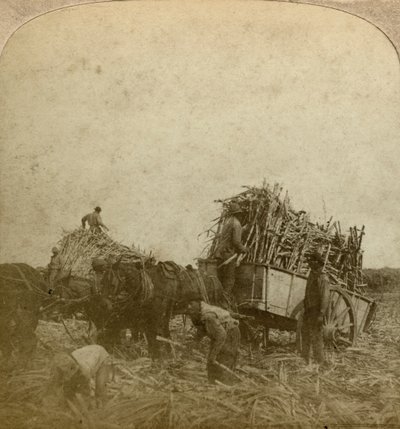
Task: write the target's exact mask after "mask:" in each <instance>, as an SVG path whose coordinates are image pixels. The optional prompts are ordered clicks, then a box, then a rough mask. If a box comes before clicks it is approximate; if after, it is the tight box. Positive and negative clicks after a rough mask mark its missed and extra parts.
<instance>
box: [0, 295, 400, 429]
mask: <svg viewBox="0 0 400 429" xmlns="http://www.w3.org/2000/svg"><path fill="white" fill-rule="evenodd" d="M376 298H377V299H378V301H379V307H378V312H377V317H376V321H375V323H374V325H373V326H372V327H371V328H370V331H369V332H367V333H364V334H363V335H362V337H361V338H360V339H359V341H358V344H357V346H356V347H352V348H349V349H347V350H346V351H344V352H340V353H336V352H329V353H328V357H329V360H330V362H331V366H330V368H329V369H327V370H325V371H319V370H318V368H317V367H313V366H312V367H308V366H306V365H305V363H304V362H303V361H302V359H300V358H299V357H298V356H297V355H296V354H295V353H294V344H293V341H292V340H293V339H294V336H293V335H291V334H289V333H284V334H279V333H277V332H274V333H273V335H272V340H273V344H270V345H269V346H268V347H267V349H266V350H253V351H252V352H251V353H250V351H249V348H247V347H243V348H242V350H241V357H240V364H239V367H238V370H237V376H238V377H239V378H240V380H238V382H237V384H235V385H234V386H225V385H222V384H219V385H216V386H212V385H209V384H208V383H207V378H206V372H205V353H206V350H207V347H208V345H207V340H205V341H203V342H202V343H201V344H200V345H195V344H194V343H193V341H192V340H191V333H192V331H191V328H190V326H187V327H186V329H185V328H184V326H183V324H182V319H181V318H177V319H175V320H174V323H173V326H172V327H173V341H174V342H175V343H176V344H175V345H174V347H173V350H172V353H171V354H170V355H169V356H168V358H165V359H164V361H163V362H162V363H160V364H156V365H155V364H153V363H152V362H151V361H150V359H148V358H147V352H146V347H145V342H144V340H141V341H140V342H139V343H135V344H133V343H126V344H122V345H121V346H120V347H119V348H117V349H115V350H114V354H113V366H114V376H113V379H112V380H111V381H110V383H109V402H108V404H107V405H106V407H105V408H104V409H96V407H95V404H94V400H92V402H91V403H89V402H88V401H85V400H83V399H82V398H78V399H77V401H76V402H74V403H69V404H65V406H63V407H61V406H59V407H54V408H49V407H45V406H43V403H42V399H43V395H44V391H45V386H46V381H47V379H48V372H49V366H50V361H51V358H52V356H53V355H54V353H55V352H56V351H61V350H64V351H65V350H66V351H70V350H73V349H74V348H76V347H78V346H81V345H84V344H85V340H84V336H86V335H87V324H86V322H83V321H78V320H75V321H73V320H68V321H66V326H67V329H68V331H69V334H67V332H66V330H65V328H64V326H63V325H62V324H60V323H56V322H40V325H39V327H38V330H37V333H38V336H39V338H40V342H39V347H38V351H37V355H36V357H35V359H34V360H33V361H32V362H31V368H30V369H26V370H14V371H13V372H12V373H11V374H10V373H7V372H5V371H4V370H3V371H2V373H1V380H0V381H1V388H0V400H1V407H0V421H1V424H0V425H1V427H4V428H28V427H29V428H47V427H48V428H50V427H56V426H57V427H59V428H64V427H65V428H75V427H79V428H82V427H85V428H89V429H93V428H165V427H169V428H182V429H183V428H188V427H193V428H220V427H221V428H222V427H229V428H235V427H241V428H255V427H260V428H266V427H285V428H286V427H293V428H295V427H296V428H300V427H304V428H309V427H310V428H311V427H312V428H324V427H328V428H329V427H335V428H340V427H348V425H357V427H359V428H360V427H367V426H368V427H371V425H372V426H373V427H381V428H383V427H388V428H389V427H390V428H394V427H400V353H399V352H400V345H399V344H400V343H399V340H400V329H399V323H400V294H398V293H391V294H389V293H386V294H384V295H382V296H377V297H376ZM3 369H4V366H3Z"/></svg>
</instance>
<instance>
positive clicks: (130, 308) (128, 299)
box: [0, 203, 329, 402]
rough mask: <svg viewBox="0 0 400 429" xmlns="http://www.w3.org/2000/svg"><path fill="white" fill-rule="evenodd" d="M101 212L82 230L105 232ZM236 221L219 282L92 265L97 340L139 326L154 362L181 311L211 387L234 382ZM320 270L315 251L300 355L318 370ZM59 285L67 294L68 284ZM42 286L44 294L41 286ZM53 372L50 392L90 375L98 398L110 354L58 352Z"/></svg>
mask: <svg viewBox="0 0 400 429" xmlns="http://www.w3.org/2000/svg"><path fill="white" fill-rule="evenodd" d="M100 211H101V209H100V207H96V209H95V210H94V212H93V213H91V214H89V215H87V216H85V217H84V218H82V226H83V228H84V227H85V223H86V222H88V223H89V226H90V229H91V230H92V231H93V232H97V231H100V230H101V228H106V227H105V225H104V224H103V223H102V220H101V218H100ZM241 216H242V213H241V211H240V207H239V206H238V205H236V204H234V203H233V204H232V205H231V207H230V211H229V214H228V216H227V217H226V220H225V223H224V226H223V228H222V232H221V239H220V240H219V245H218V247H217V248H216V250H215V254H214V257H215V259H217V261H218V278H216V277H213V276H210V275H207V274H206V273H203V272H201V271H197V270H194V269H193V268H192V267H191V266H188V267H186V268H185V269H184V268H182V267H179V266H178V265H176V264H174V263H172V262H159V263H157V264H155V263H154V261H152V260H149V261H147V262H146V263H144V262H138V263H136V264H126V263H125V264H124V263H121V262H116V263H113V264H109V263H106V262H105V261H103V260H98V259H97V260H94V261H93V264H92V265H93V269H94V285H91V286H90V293H88V289H86V291H85V293H87V295H86V296H87V299H85V300H83V301H82V305H83V309H84V312H85V313H86V315H87V317H88V318H89V320H91V322H93V323H94V324H95V326H96V328H97V329H98V332H99V336H98V342H99V343H101V344H103V345H104V346H105V347H106V348H107V346H109V345H112V344H113V342H114V341H115V340H116V339H117V338H118V337H119V332H120V330H121V329H124V328H133V329H139V330H140V331H142V332H144V333H145V335H146V339H147V343H148V348H149V355H150V356H151V357H152V358H153V359H157V358H159V357H160V350H159V343H158V341H157V335H162V336H163V337H167V338H168V337H169V321H170V319H171V317H172V316H173V315H174V314H183V313H185V314H188V315H189V316H190V318H191V320H192V323H193V325H194V326H195V327H196V328H197V332H198V338H199V339H200V338H201V337H202V336H205V335H206V336H208V337H209V338H210V340H211V341H210V349H209V353H208V360H207V372H208V380H209V382H211V383H214V382H215V381H217V380H218V381H220V382H223V383H228V384H229V383H231V382H233V380H234V379H233V378H232V375H233V370H234V369H235V366H236V362H237V357H238V349H239V345H240V330H239V320H238V318H239V317H238V315H237V314H236V313H235V312H234V310H235V305H234V304H233V305H232V302H233V299H232V297H233V296H232V292H233V290H234V286H235V271H236V265H237V260H238V259H239V260H240V254H243V253H246V252H247V251H248V249H247V248H246V247H245V246H244V245H243V243H242V226H241ZM52 252H53V256H52V258H51V261H50V264H49V267H48V268H49V269H48V281H49V285H50V286H49V289H48V292H49V293H53V291H54V290H56V289H57V284H58V283H59V280H61V279H60V273H61V269H62V266H63V261H62V258H61V256H60V254H59V251H58V249H57V248H53V250H52ZM323 265H324V261H323V259H322V257H321V256H320V255H319V254H313V255H311V257H310V267H311V274H310V276H309V278H308V281H307V286H306V293H305V300H304V305H305V313H304V323H303V330H302V337H303V356H304V358H305V359H306V360H307V361H309V359H310V351H311V350H312V351H313V356H314V358H315V359H316V360H317V362H318V363H320V364H323V365H324V364H325V361H324V356H323V337H322V324H323V315H324V312H325V309H326V305H327V297H328V293H329V284H328V282H327V278H326V276H325V274H324V272H323V269H322V268H323ZM70 280H71V279H70ZM64 281H65V280H64ZM67 283H68V282H67ZM64 286H65V290H66V292H67V294H68V291H69V288H68V284H64ZM40 287H41V288H42V289H43V285H40ZM71 290H72V289H71ZM1 329H2V327H1V326H0V331H1ZM0 337H1V332H0ZM3 353H4V352H3ZM52 367H53V370H52V378H51V382H50V389H53V390H55V391H58V392H59V393H60V392H61V394H62V395H64V396H66V397H71V396H74V394H75V393H77V392H81V393H85V392H88V383H89V380H90V379H91V378H94V379H95V380H96V397H97V398H98V400H99V401H100V402H103V401H104V398H105V383H106V381H107V376H108V372H109V356H108V353H107V352H106V350H105V349H104V348H103V347H102V346H100V345H89V346H85V347H83V348H81V349H78V350H76V351H75V352H73V353H72V354H61V355H57V356H55V357H54V360H53V366H52Z"/></svg>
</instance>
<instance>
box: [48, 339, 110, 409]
mask: <svg viewBox="0 0 400 429" xmlns="http://www.w3.org/2000/svg"><path fill="white" fill-rule="evenodd" d="M50 368H51V377H50V380H49V384H48V390H47V393H48V396H54V397H55V398H51V397H50V398H49V397H48V396H47V398H46V399H45V400H47V401H49V400H52V399H56V400H58V401H62V400H65V399H68V400H72V399H74V397H75V394H77V393H79V394H81V395H84V396H86V397H89V396H90V382H91V380H94V381H95V397H96V402H97V405H98V406H99V405H104V404H105V401H106V399H107V382H108V381H109V378H110V373H111V359H110V355H109V354H108V353H107V351H106V350H105V349H104V348H103V347H102V346H99V345H97V344H92V345H89V346H84V347H81V348H79V349H76V350H74V351H73V352H72V353H58V354H56V355H55V356H54V358H53V360H52V364H51V367H50Z"/></svg>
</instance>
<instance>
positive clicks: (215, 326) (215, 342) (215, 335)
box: [205, 315, 226, 363]
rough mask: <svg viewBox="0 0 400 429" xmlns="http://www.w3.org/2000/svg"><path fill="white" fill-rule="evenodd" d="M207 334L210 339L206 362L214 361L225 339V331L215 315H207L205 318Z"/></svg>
mask: <svg viewBox="0 0 400 429" xmlns="http://www.w3.org/2000/svg"><path fill="white" fill-rule="evenodd" d="M205 324H206V331H207V335H208V336H209V337H210V339H211V344H210V351H209V353H208V362H209V363H214V362H215V360H216V359H217V356H218V353H219V352H220V351H221V349H222V347H223V345H224V342H225V339H226V332H225V329H224V328H223V326H222V325H221V322H220V321H219V320H218V318H217V316H215V315H209V316H207V319H206V320H205Z"/></svg>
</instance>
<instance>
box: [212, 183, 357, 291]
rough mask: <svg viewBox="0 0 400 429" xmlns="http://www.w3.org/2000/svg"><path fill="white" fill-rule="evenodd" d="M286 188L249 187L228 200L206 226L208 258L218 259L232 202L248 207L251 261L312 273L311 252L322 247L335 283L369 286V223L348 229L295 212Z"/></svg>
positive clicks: (246, 225)
mask: <svg viewBox="0 0 400 429" xmlns="http://www.w3.org/2000/svg"><path fill="white" fill-rule="evenodd" d="M281 193H282V188H281V187H280V186H279V185H278V184H276V185H275V186H274V187H273V188H271V187H269V186H268V185H266V184H264V185H263V186H262V187H259V188H257V187H246V190H245V191H244V192H242V193H241V194H239V195H236V196H234V197H231V198H227V199H225V200H218V202H219V203H222V205H223V211H222V214H221V216H220V217H219V218H218V219H216V220H215V221H214V222H215V223H214V224H213V226H212V227H211V228H210V229H209V230H208V231H206V233H207V236H208V237H209V241H210V242H211V244H210V245H209V246H208V248H207V257H209V258H212V257H213V255H214V252H215V249H216V247H217V246H218V243H219V238H220V232H221V230H222V225H223V222H224V219H225V218H226V214H227V209H228V208H229V206H230V204H231V203H237V204H239V206H240V208H241V209H242V210H243V211H244V215H243V216H244V219H243V221H242V224H243V226H244V228H243V236H242V242H243V243H244V244H245V245H246V246H247V247H248V248H249V249H250V251H249V253H248V254H246V255H245V257H244V259H243V260H244V261H245V262H255V263H263V264H269V265H272V266H276V267H280V268H283V269H286V270H290V271H294V272H298V273H302V274H307V273H308V269H309V267H308V265H307V256H308V255H309V254H310V253H311V252H313V251H315V250H318V251H320V252H322V254H323V256H324V257H325V269H326V271H327V273H328V275H329V277H330V280H331V282H332V283H333V284H339V285H341V286H343V287H346V288H349V289H350V290H355V291H358V292H360V291H361V290H362V288H364V287H365V284H364V281H363V275H362V250H361V242H362V237H363V235H364V226H363V227H362V228H361V229H358V228H357V227H353V228H350V230H349V234H347V235H345V234H343V233H342V230H341V226H340V222H338V221H335V222H332V218H331V219H330V220H329V221H328V222H327V223H326V224H323V225H319V224H317V223H312V222H311V221H310V218H309V215H308V214H307V213H306V212H304V211H298V212H297V211H295V210H294V209H293V208H292V207H291V205H290V201H289V196H288V194H287V192H286V194H285V195H284V196H283V197H282V196H281Z"/></svg>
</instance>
